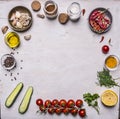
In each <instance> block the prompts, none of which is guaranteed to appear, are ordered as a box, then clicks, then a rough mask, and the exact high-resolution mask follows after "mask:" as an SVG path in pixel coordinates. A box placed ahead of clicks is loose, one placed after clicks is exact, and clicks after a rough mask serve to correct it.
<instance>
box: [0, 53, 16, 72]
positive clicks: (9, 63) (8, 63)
mask: <svg viewBox="0 0 120 119" xmlns="http://www.w3.org/2000/svg"><path fill="white" fill-rule="evenodd" d="M1 65H2V67H3V68H4V69H6V70H8V71H9V70H12V69H13V68H15V67H16V60H15V58H14V57H13V55H11V54H5V55H3V56H2V58H1Z"/></svg>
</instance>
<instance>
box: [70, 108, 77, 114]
mask: <svg viewBox="0 0 120 119" xmlns="http://www.w3.org/2000/svg"><path fill="white" fill-rule="evenodd" d="M70 112H71V114H72V115H74V116H75V115H77V113H78V109H77V108H73V109H72V110H71V111H70Z"/></svg>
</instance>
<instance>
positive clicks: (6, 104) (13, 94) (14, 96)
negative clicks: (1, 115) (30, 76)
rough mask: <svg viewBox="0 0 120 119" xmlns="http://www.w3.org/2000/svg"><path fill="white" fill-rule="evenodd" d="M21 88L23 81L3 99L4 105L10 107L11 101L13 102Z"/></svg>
mask: <svg viewBox="0 0 120 119" xmlns="http://www.w3.org/2000/svg"><path fill="white" fill-rule="evenodd" d="M22 88H23V83H22V82H20V83H19V84H18V85H17V86H16V87H15V88H14V90H13V91H12V92H11V93H10V95H9V96H8V98H7V99H6V101H5V106H6V107H8V108H9V107H11V106H12V105H13V103H14V102H15V100H16V98H17V96H18V94H19V93H20V92H21V90H22Z"/></svg>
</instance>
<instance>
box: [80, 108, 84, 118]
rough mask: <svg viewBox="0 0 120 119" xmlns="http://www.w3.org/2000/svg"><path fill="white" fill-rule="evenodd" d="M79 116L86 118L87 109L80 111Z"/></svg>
mask: <svg viewBox="0 0 120 119" xmlns="http://www.w3.org/2000/svg"><path fill="white" fill-rule="evenodd" d="M79 115H80V116H81V117H85V116H86V110H85V109H80V110H79Z"/></svg>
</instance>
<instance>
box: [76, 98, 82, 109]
mask: <svg viewBox="0 0 120 119" xmlns="http://www.w3.org/2000/svg"><path fill="white" fill-rule="evenodd" d="M82 105H83V101H82V100H81V99H78V100H77V101H76V106H77V107H79V108H80V107H81V106H82Z"/></svg>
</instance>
